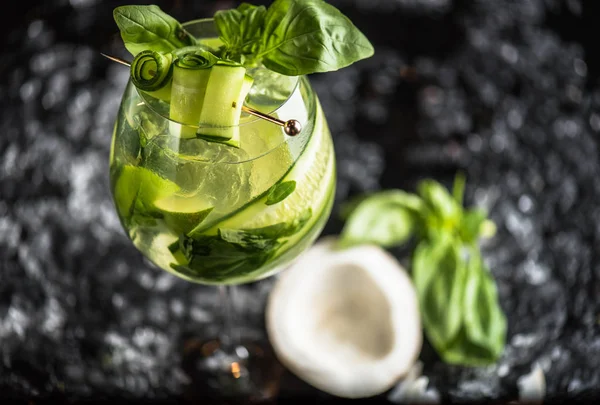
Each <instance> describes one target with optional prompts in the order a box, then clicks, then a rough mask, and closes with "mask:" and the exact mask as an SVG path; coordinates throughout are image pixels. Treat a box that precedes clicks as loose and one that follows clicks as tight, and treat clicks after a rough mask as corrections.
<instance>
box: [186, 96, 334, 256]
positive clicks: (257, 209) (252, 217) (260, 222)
mask: <svg viewBox="0 0 600 405" xmlns="http://www.w3.org/2000/svg"><path fill="white" fill-rule="evenodd" d="M291 180H295V181H296V184H297V186H296V189H295V191H294V192H293V193H292V194H290V195H289V196H288V197H287V198H286V199H284V200H283V201H281V202H279V203H277V204H273V205H269V206H267V205H266V204H265V202H266V199H267V196H266V194H265V195H264V196H262V197H261V198H259V199H257V200H255V201H253V202H252V203H251V204H250V205H247V206H246V207H245V208H243V209H242V210H241V211H239V212H238V213H236V214H235V215H232V216H230V217H228V218H226V219H225V220H223V221H221V222H219V223H217V224H215V225H213V226H212V227H211V228H210V229H206V233H207V234H213V233H216V232H217V229H218V228H228V229H252V228H262V227H265V226H269V225H273V224H277V223H280V222H291V221H294V220H295V219H296V218H298V217H299V216H301V215H302V214H303V213H304V212H306V210H307V209H309V208H310V209H311V210H312V217H311V219H310V221H309V222H308V224H307V225H306V226H305V229H306V230H308V229H310V228H311V227H312V225H313V224H314V223H315V222H316V221H317V220H318V218H320V217H321V215H320V214H321V213H322V211H324V210H325V209H326V208H327V205H328V204H327V203H328V201H329V196H330V195H331V190H332V189H333V188H334V187H335V162H334V157H333V145H332V143H331V139H330V137H329V129H328V127H327V123H326V122H325V119H324V117H323V111H322V110H321V106H320V105H318V107H317V113H316V117H315V128H314V130H313V134H312V136H311V138H310V140H309V142H308V144H307V145H306V147H305V149H304V151H303V152H302V155H301V156H300V158H298V160H297V161H296V163H295V164H294V166H293V167H292V169H291V170H290V172H289V173H288V174H287V175H285V176H284V177H283V178H282V179H281V180H280V182H284V181H291ZM196 231H200V229H198V230H196ZM301 236H302V235H298V236H296V235H295V236H294V238H296V237H301ZM288 245H292V244H291V243H290V244H288Z"/></svg>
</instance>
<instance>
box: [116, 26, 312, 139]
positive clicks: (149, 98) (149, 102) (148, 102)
mask: <svg viewBox="0 0 600 405" xmlns="http://www.w3.org/2000/svg"><path fill="white" fill-rule="evenodd" d="M207 22H214V18H197V19H195V20H190V21H187V22H184V23H182V24H181V25H182V26H183V27H186V26H189V25H193V24H199V23H207ZM289 77H294V78H295V79H296V80H295V83H294V87H293V89H292V90H291V91H290V94H288V96H287V98H286V99H285V100H284V101H283V102H281V104H279V105H278V106H277V107H276V108H275V109H273V110H270V111H261V110H258V111H259V112H261V113H263V114H268V115H273V114H274V113H276V112H277V111H279V110H280V109H281V108H283V107H284V106H285V104H286V103H287V102H289V101H290V98H291V97H292V96H293V95H294V93H296V91H298V89H299V86H300V82H301V78H302V77H304V76H289ZM128 80H129V82H130V83H131V85H132V86H133V88H134V90H135V92H136V93H137V95H138V96H139V97H140V98H141V99H142V100H143V101H144V104H145V106H146V107H147V108H148V109H149V110H150V111H152V112H153V113H154V114H156V115H157V116H159V117H162V118H163V119H165V120H166V122H168V123H173V124H175V125H181V126H182V127H185V128H191V129H200V128H222V129H227V128H236V127H237V128H241V127H243V126H244V125H250V124H252V123H254V122H256V121H258V120H262V118H258V117H255V116H253V115H252V114H249V113H245V114H246V115H247V116H250V117H252V118H250V119H247V120H245V121H244V122H240V123H239V124H238V125H228V126H212V125H203V126H200V125H193V124H184V123H183V122H180V121H176V120H174V119H171V118H170V117H169V116H166V115H165V114H163V113H161V112H160V111H158V110H157V109H156V108H155V107H154V106H153V105H152V102H153V100H158V99H156V98H155V97H152V96H150V95H149V94H147V93H145V92H144V91H142V90H140V89H138V88H137V87H136V86H135V85H133V83H132V82H131V76H130V77H129V79H128ZM158 101H160V100H158ZM242 114H244V113H243V112H242ZM300 124H302V125H304V124H305V123H302V122H301V123H300ZM273 125H276V124H273ZM286 141H287V139H286Z"/></svg>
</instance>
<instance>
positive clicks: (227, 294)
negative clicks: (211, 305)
mask: <svg viewBox="0 0 600 405" xmlns="http://www.w3.org/2000/svg"><path fill="white" fill-rule="evenodd" d="M218 288H219V305H220V307H221V329H220V332H219V341H220V343H221V350H222V351H223V352H225V353H226V354H230V355H232V354H234V353H235V348H236V346H237V345H238V343H239V342H238V337H237V333H236V332H237V331H236V330H235V326H234V325H235V302H234V300H235V286H233V285H220V286H219V287H218Z"/></svg>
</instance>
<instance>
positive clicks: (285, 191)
mask: <svg viewBox="0 0 600 405" xmlns="http://www.w3.org/2000/svg"><path fill="white" fill-rule="evenodd" d="M294 190H296V180H289V181H284V182H283V183H279V184H275V185H274V186H273V187H271V189H270V190H269V193H268V194H267V201H265V204H266V205H273V204H277V203H278V202H281V201H283V200H285V199H286V198H287V197H288V196H289V195H290V194H292V193H293V192H294Z"/></svg>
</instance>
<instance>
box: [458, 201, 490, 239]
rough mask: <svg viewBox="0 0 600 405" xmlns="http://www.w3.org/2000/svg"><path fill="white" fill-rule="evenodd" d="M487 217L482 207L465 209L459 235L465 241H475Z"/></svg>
mask: <svg viewBox="0 0 600 405" xmlns="http://www.w3.org/2000/svg"><path fill="white" fill-rule="evenodd" d="M486 218H487V214H486V212H485V211H484V210H482V209H477V208H476V209H471V210H468V211H465V212H464V213H463V215H462V220H461V224H460V237H461V239H462V240H463V241H464V242H465V243H467V244H471V243H475V242H477V239H478V238H479V236H480V234H481V227H482V225H483V223H484V222H485V220H486Z"/></svg>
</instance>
